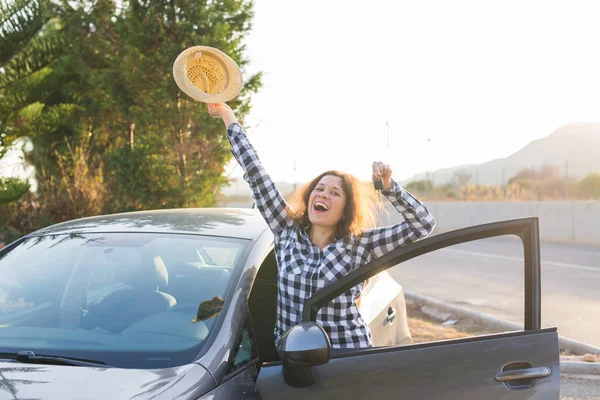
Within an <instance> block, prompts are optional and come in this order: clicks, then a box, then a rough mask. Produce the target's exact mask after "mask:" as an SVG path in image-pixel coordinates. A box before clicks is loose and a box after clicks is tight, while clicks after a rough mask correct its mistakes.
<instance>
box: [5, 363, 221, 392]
mask: <svg viewBox="0 0 600 400" xmlns="http://www.w3.org/2000/svg"><path fill="white" fill-rule="evenodd" d="M214 387H215V382H214V380H213V378H212V377H211V375H210V374H209V372H208V371H207V370H206V369H205V368H204V367H202V366H200V365H198V364H188V365H184V366H181V367H176V368H165V369H153V370H140V369H121V368H88V367H74V366H63V365H41V364H19V363H15V362H0V399H2V400H3V399H103V400H104V399H124V400H125V399H135V400H142V399H150V398H152V399H175V398H177V399H188V398H193V399H195V398H198V397H199V396H201V395H202V394H204V393H206V392H208V391H209V390H211V389H212V388H214Z"/></svg>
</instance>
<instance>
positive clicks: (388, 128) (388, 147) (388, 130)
mask: <svg viewBox="0 0 600 400" xmlns="http://www.w3.org/2000/svg"><path fill="white" fill-rule="evenodd" d="M385 127H386V131H387V147H386V148H387V151H388V153H389V151H390V124H389V123H388V121H385Z"/></svg>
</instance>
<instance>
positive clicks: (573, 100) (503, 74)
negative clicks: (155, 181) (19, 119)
mask: <svg viewBox="0 0 600 400" xmlns="http://www.w3.org/2000/svg"><path fill="white" fill-rule="evenodd" d="M598 15H600V2H597V1H560V2H552V1H522V0H519V1H507V0H505V1H501V2H487V1H478V0H473V1H452V2H449V1H435V2H432V1H399V0H386V1H383V0H370V1H369V2H365V1H354V0H343V1H342V0H301V1H300V0H285V1H281V0H255V19H254V22H253V31H252V33H251V34H250V35H249V37H248V38H247V44H248V46H247V56H248V57H249V58H250V60H251V65H250V66H249V67H248V70H247V71H246V73H252V72H254V71H259V70H260V71H263V72H264V74H265V76H264V81H263V82H264V86H263V88H262V89H261V91H260V92H259V93H258V94H257V95H255V96H254V98H253V104H254V108H253V110H252V112H251V114H250V116H249V118H248V119H247V121H246V124H245V128H246V130H247V132H248V134H249V136H250V138H251V141H252V143H253V144H254V145H255V147H256V148H257V150H258V151H259V154H260V156H261V159H262V161H263V164H264V165H265V167H266V168H267V170H268V171H269V172H270V174H271V175H272V177H273V178H274V179H275V180H276V181H282V180H285V181H290V182H291V181H294V180H297V181H306V180H309V179H311V178H312V177H314V176H316V175H317V174H318V173H320V172H322V171H324V170H325V169H330V168H335V169H341V170H344V171H347V172H350V173H353V174H355V175H357V176H358V177H359V178H361V179H369V178H370V171H371V163H372V161H374V160H381V161H384V162H386V163H388V164H390V165H391V166H392V168H393V170H394V177H395V178H397V179H398V180H402V179H405V178H407V177H409V176H411V175H412V174H414V173H417V172H423V171H427V170H434V169H437V168H443V167H450V166H454V165H457V164H467V163H479V162H484V161H488V160H490V159H494V158H498V157H506V156H508V155H510V154H512V153H513V152H515V151H517V150H519V149H520V148H522V147H523V146H524V145H526V144H527V143H528V142H530V141H531V140H534V139H537V138H540V137H544V136H546V135H549V134H550V133H552V131H554V129H556V128H557V127H559V126H560V125H563V124H565V123H568V122H578V121H599V120H600V52H599V51H598V47H599V46H598V40H599V39H600V24H598V21H597V16H598ZM386 121H387V122H388V124H389V150H388V145H387V143H388V140H387V137H388V135H387V133H388V129H387V127H386ZM428 139H430V141H428ZM294 163H295V164H296V172H295V173H294ZM7 169H8V168H5V169H4V171H5V172H7ZM226 172H227V174H229V175H230V176H232V177H235V176H241V170H240V168H239V167H238V166H237V163H235V162H233V163H231V164H230V165H229V166H228V168H227V171H226Z"/></svg>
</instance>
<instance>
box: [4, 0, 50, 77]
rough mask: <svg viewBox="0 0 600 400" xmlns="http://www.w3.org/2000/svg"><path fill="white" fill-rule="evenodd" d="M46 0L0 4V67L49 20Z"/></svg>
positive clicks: (25, 0)
mask: <svg viewBox="0 0 600 400" xmlns="http://www.w3.org/2000/svg"><path fill="white" fill-rule="evenodd" d="M47 10H48V1H47V0H14V1H11V2H9V3H7V2H0V66H2V65H3V64H5V63H6V62H8V60H10V59H11V58H12V57H13V56H14V55H15V54H16V53H18V52H19V51H20V50H21V49H22V48H23V46H25V45H26V44H27V42H29V40H31V38H32V37H34V36H35V35H36V34H37V33H38V31H39V30H40V29H42V27H43V26H44V24H45V23H46V21H47V20H48V18H49V13H47V12H46V11H47Z"/></svg>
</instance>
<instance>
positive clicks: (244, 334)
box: [227, 314, 258, 374]
mask: <svg viewBox="0 0 600 400" xmlns="http://www.w3.org/2000/svg"><path fill="white" fill-rule="evenodd" d="M257 359H258V352H257V349H256V341H255V337H254V330H253V329H252V321H251V319H250V315H249V314H247V315H246V320H245V323H244V327H243V328H242V330H241V332H240V334H239V336H238V345H237V346H235V351H234V352H233V354H232V357H231V360H230V362H231V365H230V367H229V370H228V372H227V373H228V374H234V373H235V372H236V371H238V370H240V369H242V368H243V367H245V366H247V365H248V364H250V363H252V362H253V361H256V360H257Z"/></svg>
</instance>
